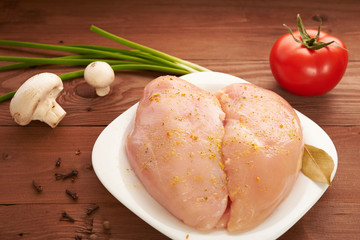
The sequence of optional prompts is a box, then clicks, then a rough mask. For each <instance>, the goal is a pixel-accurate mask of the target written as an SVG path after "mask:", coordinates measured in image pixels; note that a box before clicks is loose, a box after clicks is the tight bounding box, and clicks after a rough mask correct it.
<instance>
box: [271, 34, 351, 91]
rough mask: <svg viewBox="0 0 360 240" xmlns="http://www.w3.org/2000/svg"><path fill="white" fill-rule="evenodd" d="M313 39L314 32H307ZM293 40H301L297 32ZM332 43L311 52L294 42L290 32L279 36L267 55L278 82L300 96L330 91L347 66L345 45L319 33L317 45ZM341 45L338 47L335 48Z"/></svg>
mask: <svg viewBox="0 0 360 240" xmlns="http://www.w3.org/2000/svg"><path fill="white" fill-rule="evenodd" d="M306 31H307V33H308V34H309V36H310V37H312V38H314V37H315V36H316V34H317V32H318V31H317V30H314V29H306ZM294 36H295V38H297V39H299V40H301V37H300V33H299V31H295V32H294ZM331 41H335V42H334V43H333V44H331V45H329V46H326V47H323V48H320V49H318V50H310V49H308V48H307V47H305V46H303V45H302V44H301V43H298V42H296V41H295V40H294V38H293V37H292V36H291V34H290V33H288V34H285V35H284V36H282V37H280V38H279V39H278V40H277V41H276V42H275V44H274V46H273V48H272V49H271V53H270V67H271V71H272V73H273V75H274V77H275V79H276V80H277V82H278V83H279V84H280V86H282V87H283V88H284V89H286V90H287V91H289V92H291V93H293V94H296V95H300V96H318V95H322V94H324V93H327V92H329V91H330V90H331V89H333V88H334V87H335V86H336V85H337V84H338V83H339V81H340V80H341V78H342V76H343V75H344V73H345V70H346V66H347V63H348V52H347V50H345V49H342V48H346V47H345V45H344V43H343V42H342V41H341V40H340V39H338V38H336V37H333V36H330V35H329V34H327V33H325V32H323V31H320V35H319V39H318V42H325V43H327V42H331ZM336 46H340V47H342V48H340V47H336Z"/></svg>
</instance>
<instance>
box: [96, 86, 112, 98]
mask: <svg viewBox="0 0 360 240" xmlns="http://www.w3.org/2000/svg"><path fill="white" fill-rule="evenodd" d="M109 92H110V87H104V88H96V94H97V95H98V96H99V97H103V96H105V95H107V94H108V93H109Z"/></svg>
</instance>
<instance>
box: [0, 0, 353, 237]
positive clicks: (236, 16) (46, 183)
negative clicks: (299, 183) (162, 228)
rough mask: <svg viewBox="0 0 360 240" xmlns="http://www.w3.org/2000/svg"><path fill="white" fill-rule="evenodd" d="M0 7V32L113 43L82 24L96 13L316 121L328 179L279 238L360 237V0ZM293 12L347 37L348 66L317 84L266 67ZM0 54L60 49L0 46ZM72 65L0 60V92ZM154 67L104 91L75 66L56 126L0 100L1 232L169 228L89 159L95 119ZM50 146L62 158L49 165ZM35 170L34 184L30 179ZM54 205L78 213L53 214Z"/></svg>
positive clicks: (8, 0) (136, 233)
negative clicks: (24, 117) (321, 88)
mask: <svg viewBox="0 0 360 240" xmlns="http://www.w3.org/2000/svg"><path fill="white" fill-rule="evenodd" d="M325 3H326V4H325ZM0 9H1V13H0V39H7V40H20V41H34V42H40V43H51V44H60V45H65V44H79V43H81V44H97V45H105V46H110V47H118V45H117V44H116V43H114V42H112V41H110V40H107V39H104V38H103V37H101V36H98V35H96V34H94V33H92V32H91V31H90V30H89V27H90V25H91V24H94V25H97V26H99V27H101V28H104V29H106V30H108V31H110V32H112V33H114V34H117V35H119V36H123V37H125V38H128V39H130V40H133V41H136V42H139V43H142V44H144V45H147V46H150V47H153V48H155V49H158V50H161V51H164V52H166V53H169V54H172V55H174V56H177V57H180V58H183V59H187V60H190V61H193V62H196V63H198V64H199V65H202V66H204V67H206V68H209V69H211V70H213V71H219V72H224V73H229V74H232V75H235V76H238V77H241V78H243V79H245V80H247V81H249V82H251V83H254V84H257V85H259V86H261V87H264V88H267V89H270V90H273V91H274V92H276V93H278V94H280V95H281V96H283V97H284V98H285V99H286V100H287V101H289V103H290V104H291V105H292V106H293V107H294V108H295V109H297V110H299V111H300V112H302V113H304V114H305V115H307V116H308V117H310V118H311V119H313V120H314V121H315V122H316V123H318V124H319V125H320V126H321V127H323V128H324V130H325V131H326V132H327V133H328V134H329V136H330V137H331V138H332V140H333V141H334V144H335V146H336V149H337V151H338V158H339V165H338V170H337V174H336V176H335V179H334V182H333V186H332V187H330V188H329V189H328V190H327V191H326V193H325V194H324V195H323V196H322V198H321V199H320V200H319V202H318V203H317V204H316V205H315V206H314V207H313V208H312V209H311V210H310V211H309V212H308V213H307V214H306V215H305V216H304V217H303V218H302V219H301V220H300V221H299V222H298V223H297V224H295V225H294V226H293V227H292V228H291V229H290V230H289V231H287V232H286V233H285V234H284V235H283V236H282V237H281V238H280V239H282V240H285V239H295V240H296V239H360V237H359V236H360V228H359V226H358V223H357V222H358V220H359V219H360V204H359V199H360V180H359V178H358V175H359V173H360V164H359V161H358V156H359V155H360V150H359V143H360V81H359V80H358V79H359V78H360V70H359V69H360V47H359V45H358V42H359V41H360V31H359V28H358V25H359V24H360V15H359V14H358V13H359V11H360V5H359V4H358V1H356V0H345V1H341V2H340V1H335V0H330V1H320V0H319V1H310V0H306V1H297V2H290V1H284V0H276V1H270V0H265V1H264V0H263V1H259V0H258V1H236V0H225V1H215V0H206V1H205V0H199V1H190V0H184V1H165V0H154V1H146V0H134V1H112V0H103V1H89V0H88V1H84V0H77V1H74V0H72V1H70V0H65V1H45V0H33V1H20V0H0ZM297 13H300V14H301V16H302V18H303V21H304V23H305V25H306V26H307V27H311V28H316V27H317V24H318V22H317V21H316V20H315V18H314V16H316V15H321V16H322V17H323V19H324V23H323V30H324V31H326V32H328V33H331V34H333V35H335V36H337V37H340V38H341V39H342V40H343V41H344V43H345V44H346V46H347V47H348V49H349V65H348V68H347V71H346V73H345V75H344V77H343V79H342V80H341V82H340V84H338V86H337V87H336V88H335V89H333V90H332V91H331V92H330V93H328V94H326V95H323V96H319V97H297V96H294V95H292V94H290V93H287V92H286V91H284V90H283V89H282V88H280V87H279V86H278V85H277V83H276V82H275V80H274V78H273V76H272V74H271V71H270V67H269V62H268V57H269V52H270V49H271V47H272V45H273V43H274V42H275V41H276V39H277V38H278V37H279V36H281V35H282V34H284V33H286V29H284V28H283V27H282V24H283V23H286V24H287V25H289V26H291V27H292V28H293V29H295V23H296V22H295V20H296V14H297ZM0 55H9V56H45V57H47V56H62V55H63V53H61V52H55V51H43V50H41V51H40V50H35V49H20V50H17V49H14V48H7V47H1V46H0ZM4 64H6V63H0V66H1V65H4ZM78 69H81V68H78V67H71V66H43V67H37V68H24V69H19V70H14V71H5V72H0V94H1V95H2V94H4V93H6V92H9V91H12V90H15V89H17V88H18V87H19V86H20V85H21V84H22V82H24V81H25V80H26V79H27V78H29V77H31V76H32V75H34V74H36V73H39V72H44V71H49V72H54V73H56V74H62V73H66V72H69V71H74V70H78ZM159 75H162V73H159V72H149V71H124V72H119V73H117V75H116V79H115V82H114V83H113V85H112V88H111V92H110V94H109V95H108V96H106V97H103V98H100V97H96V95H95V94H94V89H92V88H91V87H89V86H88V85H87V84H86V83H85V81H84V79H82V78H79V79H75V80H72V81H67V82H65V83H64V91H62V93H61V94H60V96H59V97H58V102H59V103H60V105H61V106H63V108H64V109H65V110H66V111H67V115H66V117H65V118H64V119H63V120H62V122H61V123H60V124H59V126H58V127H56V128H55V129H51V128H49V127H48V126H46V125H44V124H43V123H40V122H37V121H35V122H32V123H30V124H29V125H28V126H26V127H20V126H18V125H16V124H15V123H14V121H13V120H12V118H11V116H10V114H9V101H7V102H3V103H0V137H1V138H0V190H1V194H0V239H4V240H8V239H9V240H10V239H75V236H81V237H82V238H83V239H88V238H89V237H90V235H91V234H96V235H97V237H98V239H166V237H165V236H163V235H162V234H161V233H159V232H158V231H156V230H155V229H153V228H152V227H150V226H149V225H148V224H146V223H145V222H144V221H142V220H141V219H140V218H138V217H137V216H136V215H135V214H133V213H132V212H131V211H129V210H128V209H127V208H126V207H124V206H123V205H122V204H121V203H120V202H118V201H117V200H116V199H115V198H114V197H113V196H112V195H111V194H110V193H109V192H108V191H107V190H106V189H105V188H104V187H103V186H102V184H101V183H100V181H99V180H98V179H97V177H96V175H95V173H94V171H93V169H92V165H91V151H92V148H93V145H94V143H95V141H96V139H97V137H98V135H99V134H100V133H101V131H102V130H103V129H104V128H105V127H106V126H107V125H108V124H109V123H110V122H111V121H112V120H113V119H115V118H116V117H117V116H118V115H119V114H121V113H123V112H124V111H125V110H126V109H128V108H129V107H130V106H132V105H133V104H135V103H136V102H137V101H138V100H139V99H140V97H141V96H142V91H143V88H144V86H145V85H146V84H147V83H148V82H149V81H151V80H152V79H154V78H156V77H157V76H159ZM59 157H61V159H62V163H61V166H60V167H55V162H56V160H57V159H58V158H59ZM73 169H76V170H78V171H79V175H78V177H77V178H74V181H72V180H71V179H67V180H64V181H62V180H60V181H56V179H55V176H54V174H55V173H68V172H70V171H71V170H73ZM33 180H35V181H36V182H37V183H38V184H40V185H41V186H42V187H43V192H41V193H37V192H36V191H35V189H34V188H33V186H32V181H33ZM66 189H69V190H71V191H74V192H76V193H77V194H78V195H79V199H78V200H76V201H74V200H73V199H71V198H70V197H69V196H68V195H66V193H65V190H66ZM94 205H99V206H100V208H99V209H98V210H97V211H96V212H94V213H93V214H92V215H91V216H87V215H86V210H87V209H88V208H91V207H92V206H94ZM62 211H66V212H68V213H69V215H71V216H73V217H74V218H75V220H76V221H75V222H74V223H71V222H66V221H59V219H60V217H61V213H62ZM105 220H108V221H110V223H111V226H112V227H111V230H110V231H105V230H104V228H103V226H102V224H103V222H104V221H105ZM183 239H186V235H185V236H184V238H183ZM189 239H192V238H191V235H190V236H189Z"/></svg>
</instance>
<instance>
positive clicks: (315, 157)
mask: <svg viewBox="0 0 360 240" xmlns="http://www.w3.org/2000/svg"><path fill="white" fill-rule="evenodd" d="M333 170H334V161H333V159H332V158H331V156H330V155H329V154H328V153H327V152H325V151H324V150H322V149H320V148H317V147H314V146H312V145H308V144H305V147H304V155H303V159H302V168H301V171H302V172H303V174H304V175H305V176H307V177H308V178H310V179H311V180H314V181H318V182H323V183H326V184H328V185H329V186H331V174H332V172H333Z"/></svg>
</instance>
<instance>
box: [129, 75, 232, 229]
mask: <svg viewBox="0 0 360 240" xmlns="http://www.w3.org/2000/svg"><path fill="white" fill-rule="evenodd" d="M224 117H225V115H224V113H223V111H222V110H221V107H220V104H219V101H218V100H217V98H216V97H215V96H214V95H213V94H210V93H209V92H207V91H204V90H202V89H200V88H198V87H196V86H194V85H192V84H190V83H188V82H186V81H184V80H182V79H180V78H177V77H172V76H164V77H159V78H157V79H155V80H153V81H151V82H150V83H149V84H148V85H147V86H146V87H145V90H144V95H143V97H142V99H141V100H140V103H139V106H138V109H137V113H136V119H135V126H134V130H133V132H132V133H130V135H129V136H128V140H127V153H128V158H129V161H130V164H131V166H132V168H133V170H134V172H135V173H136V175H137V176H138V177H139V179H140V180H141V182H142V183H143V185H144V186H145V188H146V189H147V191H148V192H149V193H150V194H151V195H152V196H153V197H154V199H156V200H157V201H158V202H159V203H160V204H161V205H162V206H164V207H165V208H166V209H167V210H168V211H169V212H170V213H172V214H173V215H174V216H176V217H177V218H178V219H180V220H181V221H183V222H184V223H185V224H187V225H189V226H191V227H194V228H196V229H199V230H209V229H212V228H214V227H215V226H216V224H217V222H218V221H219V219H220V218H221V217H222V215H223V213H224V211H225V209H226V207H227V200H228V195H227V188H226V184H225V181H226V176H225V173H224V171H223V169H222V167H223V166H224V165H223V163H222V162H221V161H222V160H221V141H222V138H223V136H224V128H223V120H224Z"/></svg>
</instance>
